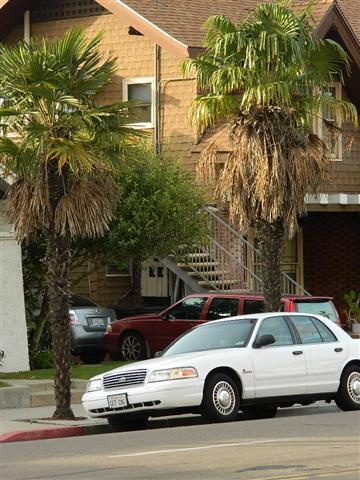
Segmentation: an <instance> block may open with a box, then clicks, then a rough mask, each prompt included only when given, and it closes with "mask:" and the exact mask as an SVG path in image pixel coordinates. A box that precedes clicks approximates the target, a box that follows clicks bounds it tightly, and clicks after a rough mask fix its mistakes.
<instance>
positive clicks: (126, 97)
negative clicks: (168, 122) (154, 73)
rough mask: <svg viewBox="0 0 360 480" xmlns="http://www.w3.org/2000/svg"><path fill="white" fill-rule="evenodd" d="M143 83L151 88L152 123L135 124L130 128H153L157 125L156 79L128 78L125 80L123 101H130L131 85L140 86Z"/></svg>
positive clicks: (130, 125) (131, 124)
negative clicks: (129, 88) (129, 89)
mask: <svg viewBox="0 0 360 480" xmlns="http://www.w3.org/2000/svg"><path fill="white" fill-rule="evenodd" d="M141 83H149V84H150V86H151V121H150V122H134V123H129V124H128V126H129V127H132V128H139V129H141V128H153V127H154V124H155V101H156V95H155V78H154V77H128V78H124V80H123V100H124V101H125V102H128V101H129V91H128V86H129V85H138V84H141Z"/></svg>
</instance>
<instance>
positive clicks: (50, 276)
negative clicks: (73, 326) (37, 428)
mask: <svg viewBox="0 0 360 480" xmlns="http://www.w3.org/2000/svg"><path fill="white" fill-rule="evenodd" d="M47 258H48V270H47V286H48V295H49V307H50V321H51V334H52V350H53V358H54V370H55V378H54V381H55V405H56V410H55V412H54V414H53V418H63V419H64V418H74V414H73V412H72V410H71V406H70V396H71V392H70V387H71V379H70V367H71V354H70V322H69V299H68V295H69V280H68V275H69V241H68V239H67V238H65V237H63V236H60V235H59V234H57V233H56V232H49V236H48V243H47Z"/></svg>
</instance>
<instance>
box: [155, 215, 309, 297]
mask: <svg viewBox="0 0 360 480" xmlns="http://www.w3.org/2000/svg"><path fill="white" fill-rule="evenodd" d="M206 213H207V216H208V220H209V235H208V243H207V244H206V245H202V246H198V247H195V248H194V249H193V251H192V252H191V253H189V254H186V255H185V256H184V258H183V259H182V260H181V261H176V260H174V259H170V258H169V257H162V258H161V261H162V262H163V263H164V264H165V266H167V267H168V268H169V269H170V270H171V271H172V272H173V273H175V275H176V276H177V278H179V279H181V280H183V282H184V283H185V284H186V285H187V287H188V288H189V289H190V290H191V291H193V292H194V293H204V292H219V293H260V292H262V290H263V282H262V280H261V277H262V261H261V254H260V252H259V250H257V249H256V248H255V247H254V246H253V245H252V244H251V243H250V242H248V241H247V240H246V239H245V238H244V237H243V236H242V235H240V234H239V233H238V232H237V231H236V230H235V229H234V228H233V227H232V226H231V225H229V224H228V223H227V222H226V221H225V219H224V218H222V217H221V214H220V212H219V211H218V210H216V209H215V208H212V207H207V208H206ZM282 292H283V294H302V295H308V292H306V290H305V289H304V288H303V287H302V286H301V285H299V284H298V283H297V282H296V281H295V280H294V279H293V278H291V277H290V276H289V275H288V274H287V273H285V272H282Z"/></svg>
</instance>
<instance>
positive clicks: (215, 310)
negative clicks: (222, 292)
mask: <svg viewBox="0 0 360 480" xmlns="http://www.w3.org/2000/svg"><path fill="white" fill-rule="evenodd" d="M238 308H239V300H237V299H236V298H213V299H212V301H211V304H210V307H209V310H208V313H207V315H206V319H207V320H216V319H217V318H225V317H234V316H235V315H237V314H238Z"/></svg>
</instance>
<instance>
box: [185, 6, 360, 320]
mask: <svg viewBox="0 0 360 480" xmlns="http://www.w3.org/2000/svg"><path fill="white" fill-rule="evenodd" d="M291 6H292V3H291V1H288V0H285V1H282V2H278V3H269V4H265V3H264V4H262V3H261V4H259V5H258V6H257V8H256V9H255V11H254V12H253V13H252V14H251V15H250V16H249V18H248V19H247V20H246V21H244V22H241V23H238V24H234V23H232V22H231V21H230V20H229V19H228V18H226V17H224V16H215V17H211V18H209V19H208V20H207V22H206V23H205V27H206V29H207V32H206V36H205V40H204V48H205V50H204V53H202V54H201V55H200V56H199V57H198V58H196V59H189V60H187V61H186V62H185V63H184V65H183V71H184V75H190V74H191V75H193V74H194V71H195V73H196V76H197V80H198V85H199V89H200V91H201V95H199V96H198V97H197V98H196V99H195V100H194V102H193V104H192V106H191V109H190V119H191V121H192V122H193V123H195V124H196V125H197V127H198V128H199V130H200V131H201V132H205V130H206V129H207V128H208V127H214V126H219V125H220V130H219V131H220V133H217V134H216V135H215V140H214V141H213V142H211V143H210V144H209V146H208V147H207V148H206V149H205V150H204V151H203V154H202V156H201V158H200V161H199V163H198V166H197V170H198V175H199V177H201V178H203V179H204V178H205V179H209V177H210V178H212V179H216V177H215V157H216V137H217V136H218V135H220V134H223V133H224V132H225V133H226V135H227V136H228V138H229V141H230V143H231V153H230V154H229V156H228V158H227V159H226V161H225V164H224V167H223V169H222V171H221V173H220V176H219V178H218V179H216V189H215V195H216V197H217V198H219V199H223V200H226V201H229V211H230V218H231V219H232V221H233V222H234V223H235V224H237V225H238V227H239V228H240V230H241V231H243V232H246V230H247V229H248V228H249V227H255V228H256V235H257V238H258V240H259V249H260V251H261V253H262V254H263V255H262V256H263V288H264V293H265V303H266V309H267V310H268V311H273V310H277V309H278V307H279V303H280V297H281V265H280V262H281V253H282V247H283V243H284V239H285V238H286V236H288V237H291V236H292V235H293V234H294V232H295V231H296V228H297V220H298V217H299V216H301V215H304V214H305V212H306V205H305V195H306V193H308V192H315V193H316V192H318V191H319V189H320V187H323V186H324V185H325V184H326V181H327V180H328V179H329V178H330V177H329V176H330V158H329V157H330V152H329V148H328V145H327V144H326V142H324V141H323V140H322V139H321V138H319V137H318V136H317V135H315V134H313V133H312V123H313V121H314V118H315V119H316V118H321V115H322V112H323V111H325V109H326V111H327V112H331V113H332V115H333V118H337V119H340V120H341V121H348V120H349V121H352V122H354V123H356V121H357V117H356V109H355V107H354V106H353V105H352V104H351V103H347V102H345V101H338V100H336V99H334V98H333V97H332V96H331V95H329V94H328V93H327V92H328V90H329V87H330V86H331V85H332V84H333V82H334V81H335V80H338V81H342V80H343V75H344V74H347V73H348V72H349V60H348V57H347V54H346V53H345V51H344V50H343V49H342V47H341V46H340V45H338V44H337V43H336V42H334V41H332V40H330V39H327V40H319V39H316V37H315V35H314V30H313V28H312V27H311V26H310V24H309V16H310V12H311V6H308V7H307V8H305V9H304V10H303V11H302V12H301V13H300V14H299V15H296V14H295V13H294V12H293V11H292V10H291ZM340 125H341V123H340V124H339V125H332V124H330V123H329V122H328V123H327V127H328V128H329V129H330V130H331V131H337V132H338V131H339V128H340Z"/></svg>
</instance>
